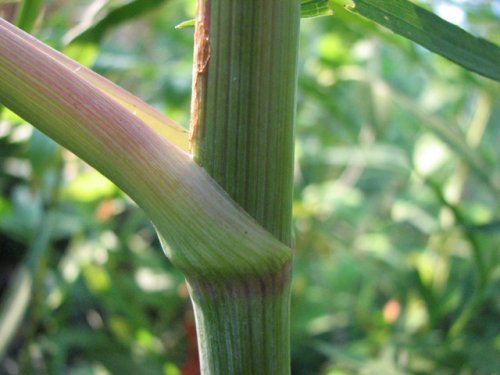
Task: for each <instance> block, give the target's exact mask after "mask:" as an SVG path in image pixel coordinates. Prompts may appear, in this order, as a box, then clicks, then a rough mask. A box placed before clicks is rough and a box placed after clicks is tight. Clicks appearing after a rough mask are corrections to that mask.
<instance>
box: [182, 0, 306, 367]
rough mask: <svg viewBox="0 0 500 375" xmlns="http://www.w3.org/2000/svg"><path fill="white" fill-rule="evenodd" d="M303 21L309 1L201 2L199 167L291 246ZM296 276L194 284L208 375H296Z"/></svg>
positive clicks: (195, 131)
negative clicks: (303, 4) (292, 327)
mask: <svg viewBox="0 0 500 375" xmlns="http://www.w3.org/2000/svg"><path fill="white" fill-rule="evenodd" d="M299 21H300V0H251V1H249V0H198V2H197V18H196V30H195V53H194V56H195V62H194V69H193V70H194V80H193V100H192V115H191V147H192V150H193V153H194V158H195V161H196V162H197V163H198V164H200V165H201V166H202V167H203V168H205V170H206V171H207V172H208V173H209V174H210V175H211V176H212V177H213V178H214V179H215V180H216V181H217V182H218V183H219V185H221V186H222V187H223V188H224V189H225V190H226V191H227V192H228V193H229V195H230V196H231V197H232V198H233V199H234V200H235V201H236V202H237V203H238V204H239V205H240V206H241V207H242V208H243V209H245V210H246V211H247V212H248V213H249V214H250V215H251V216H253V217H254V218H255V219H256V220H257V222H259V223H260V224H261V225H262V226H263V227H264V228H266V229H267V230H268V231H269V232H270V233H272V234H273V235H274V236H275V237H276V238H278V239H279V240H280V241H282V242H283V243H285V244H287V245H291V243H292V234H291V218H292V212H291V211H292V183H293V148H294V117H295V95H296V75H297V74H296V70H297V52H298V31H299ZM234 246H238V244H237V243H235V244H234ZM290 275H291V264H290V263H287V264H286V265H285V266H284V267H283V268H282V269H281V270H279V272H276V273H275V274H270V275H267V276H261V277H260V278H256V277H246V276H245V275H242V276H241V277H235V278H233V279H231V280H229V281H228V282H226V283H214V282H213V281H208V280H200V279H196V280H193V279H188V283H189V285H190V292H191V298H192V301H193V306H194V310H195V317H196V324H197V330H198V339H199V348H200V359H201V368H202V373H203V374H205V375H206V374H218V375H219V374H273V375H281V374H289V373H290V363H289V362H290V353H289V351H290V350H289V302H290Z"/></svg>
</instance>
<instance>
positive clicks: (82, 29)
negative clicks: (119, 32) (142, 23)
mask: <svg viewBox="0 0 500 375" xmlns="http://www.w3.org/2000/svg"><path fill="white" fill-rule="evenodd" d="M166 1H168V0H134V1H131V2H129V3H127V4H125V5H122V6H119V7H116V8H114V9H112V10H111V11H109V12H108V13H107V14H106V15H105V16H103V17H101V18H96V19H94V20H92V21H91V22H90V23H87V22H85V23H82V24H80V25H79V26H78V27H77V28H75V29H73V30H72V31H70V32H69V33H68V35H69V36H66V38H65V39H66V42H67V43H74V42H83V43H98V42H99V41H100V40H101V39H102V37H103V36H104V34H105V33H106V32H107V31H108V30H110V29H111V28H113V27H115V26H118V25H119V24H121V23H124V22H126V21H129V20H131V19H134V18H137V17H139V16H141V15H143V14H144V13H146V12H149V11H150V10H152V9H155V8H157V7H159V6H160V5H163V4H164V3H165V2H166Z"/></svg>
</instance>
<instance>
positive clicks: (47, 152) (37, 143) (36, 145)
mask: <svg viewBox="0 0 500 375" xmlns="http://www.w3.org/2000/svg"><path fill="white" fill-rule="evenodd" d="M59 149H60V148H59V146H58V144H57V143H56V142H54V141H53V140H52V139H51V138H49V137H47V136H46V135H45V134H43V133H42V132H40V131H39V130H37V129H34V130H33V133H32V134H31V138H30V141H29V143H28V149H27V151H26V156H27V157H28V159H29V160H30V162H31V166H32V171H33V174H35V175H36V176H37V177H38V178H40V177H41V176H42V175H43V174H44V173H45V172H46V171H47V169H49V168H51V167H53V166H55V165H56V163H57V161H58V155H59V152H58V150H59Z"/></svg>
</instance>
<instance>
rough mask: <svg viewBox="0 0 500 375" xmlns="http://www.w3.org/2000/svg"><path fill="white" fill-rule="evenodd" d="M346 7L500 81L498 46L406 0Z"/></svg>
mask: <svg viewBox="0 0 500 375" xmlns="http://www.w3.org/2000/svg"><path fill="white" fill-rule="evenodd" d="M350 9H351V10H352V11H353V12H355V13H359V14H361V15H362V16H364V17H366V18H369V19H371V20H373V21H375V22H377V23H379V24H380V25H382V26H384V27H387V28H389V29H391V30H392V31H394V32H395V33H397V34H400V35H402V36H404V37H406V38H408V39H411V40H413V41H414V42H417V43H419V44H421V45H422V46H424V47H425V48H428V49H429V50H431V51H433V52H436V53H438V54H440V55H441V56H444V57H446V58H447V59H450V60H451V61H453V62H455V63H457V64H459V65H461V66H463V67H464V68H466V69H468V70H471V71H473V72H476V73H478V74H481V75H483V76H485V77H488V78H491V79H494V80H497V81H500V47H498V46H497V45H495V44H493V43H491V42H489V41H487V40H485V39H482V38H477V37H475V36H473V35H471V34H469V33H468V32H466V31H465V30H463V29H461V28H460V27H458V26H455V25H453V24H451V23H449V22H447V21H445V20H443V19H442V18H440V17H438V16H437V15H435V14H434V13H432V12H429V11H427V10H425V9H423V8H421V7H419V6H417V5H415V4H413V3H411V2H410V1H407V0H354V7H350Z"/></svg>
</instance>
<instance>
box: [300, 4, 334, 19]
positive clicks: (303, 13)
mask: <svg viewBox="0 0 500 375" xmlns="http://www.w3.org/2000/svg"><path fill="white" fill-rule="evenodd" d="M332 14H333V10H332V8H331V7H330V1H329V0H302V2H301V3H300V17H301V18H313V17H321V16H331V15H332Z"/></svg>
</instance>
